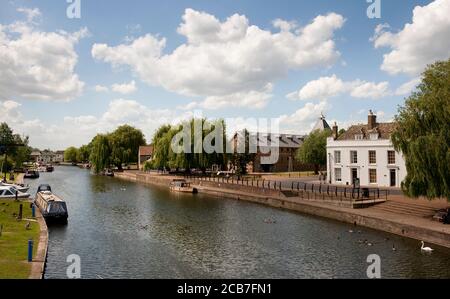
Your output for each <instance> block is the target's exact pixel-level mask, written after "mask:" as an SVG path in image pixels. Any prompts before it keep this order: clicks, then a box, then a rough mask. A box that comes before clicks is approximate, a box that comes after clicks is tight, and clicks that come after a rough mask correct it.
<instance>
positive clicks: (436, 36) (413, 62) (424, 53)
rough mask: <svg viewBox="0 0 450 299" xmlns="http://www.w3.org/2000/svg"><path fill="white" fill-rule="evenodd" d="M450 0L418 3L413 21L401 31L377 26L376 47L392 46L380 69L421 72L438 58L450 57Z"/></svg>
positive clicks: (397, 72) (407, 72)
mask: <svg viewBox="0 0 450 299" xmlns="http://www.w3.org/2000/svg"><path fill="white" fill-rule="evenodd" d="M449 11H450V0H436V1H434V2H432V3H430V4H428V5H426V6H416V7H415V8H414V11H413V19H412V23H409V24H406V25H405V27H404V28H403V30H401V31H399V32H398V33H393V32H390V31H384V30H385V29H386V26H384V27H377V29H376V32H375V36H374V37H373V39H372V40H373V41H374V45H375V48H380V47H389V48H390V49H391V52H389V53H387V54H386V55H384V61H383V64H382V66H381V69H382V70H384V71H386V72H388V73H390V74H400V73H405V74H408V75H411V76H415V75H418V74H419V73H421V72H422V71H423V70H424V68H425V67H426V66H427V65H428V64H431V63H434V62H435V61H437V60H446V59H448V58H449V57H450V38H449V36H450V17H449Z"/></svg>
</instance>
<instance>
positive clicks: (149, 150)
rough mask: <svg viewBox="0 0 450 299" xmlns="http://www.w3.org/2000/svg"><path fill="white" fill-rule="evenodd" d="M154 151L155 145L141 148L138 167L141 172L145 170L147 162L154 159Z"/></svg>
mask: <svg viewBox="0 0 450 299" xmlns="http://www.w3.org/2000/svg"><path fill="white" fill-rule="evenodd" d="M153 150H154V147H153V145H147V146H140V147H139V157H138V167H139V169H140V170H142V169H143V168H144V164H145V162H147V161H151V160H152V159H153Z"/></svg>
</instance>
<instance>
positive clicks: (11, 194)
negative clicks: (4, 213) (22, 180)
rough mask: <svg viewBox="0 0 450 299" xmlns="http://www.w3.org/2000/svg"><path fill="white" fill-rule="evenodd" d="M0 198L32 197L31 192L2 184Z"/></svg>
mask: <svg viewBox="0 0 450 299" xmlns="http://www.w3.org/2000/svg"><path fill="white" fill-rule="evenodd" d="M16 193H17V197H16ZM0 198H3V199H5V198H6V199H16V198H20V199H24V198H30V194H28V193H24V192H20V191H19V190H17V189H16V188H14V187H11V186H0Z"/></svg>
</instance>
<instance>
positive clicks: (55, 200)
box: [34, 184, 69, 224]
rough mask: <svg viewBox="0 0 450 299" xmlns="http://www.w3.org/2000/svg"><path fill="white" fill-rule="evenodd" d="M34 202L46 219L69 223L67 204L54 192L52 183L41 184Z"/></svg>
mask: <svg viewBox="0 0 450 299" xmlns="http://www.w3.org/2000/svg"><path fill="white" fill-rule="evenodd" d="M34 203H35V205H36V206H37V207H38V208H39V210H40V211H41V213H42V216H44V218H45V220H46V221H52V222H53V221H55V222H61V223H64V224H67V219H68V218H69V213H68V211H67V204H66V202H65V201H64V200H62V199H61V198H60V197H58V196H56V195H55V194H53V192H52V188H51V187H50V185H46V184H44V185H40V186H39V188H38V190H37V193H36V198H35V200H34Z"/></svg>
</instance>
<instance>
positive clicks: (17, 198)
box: [16, 190, 19, 201]
mask: <svg viewBox="0 0 450 299" xmlns="http://www.w3.org/2000/svg"><path fill="white" fill-rule="evenodd" d="M16 201H19V191H17V190H16Z"/></svg>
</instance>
